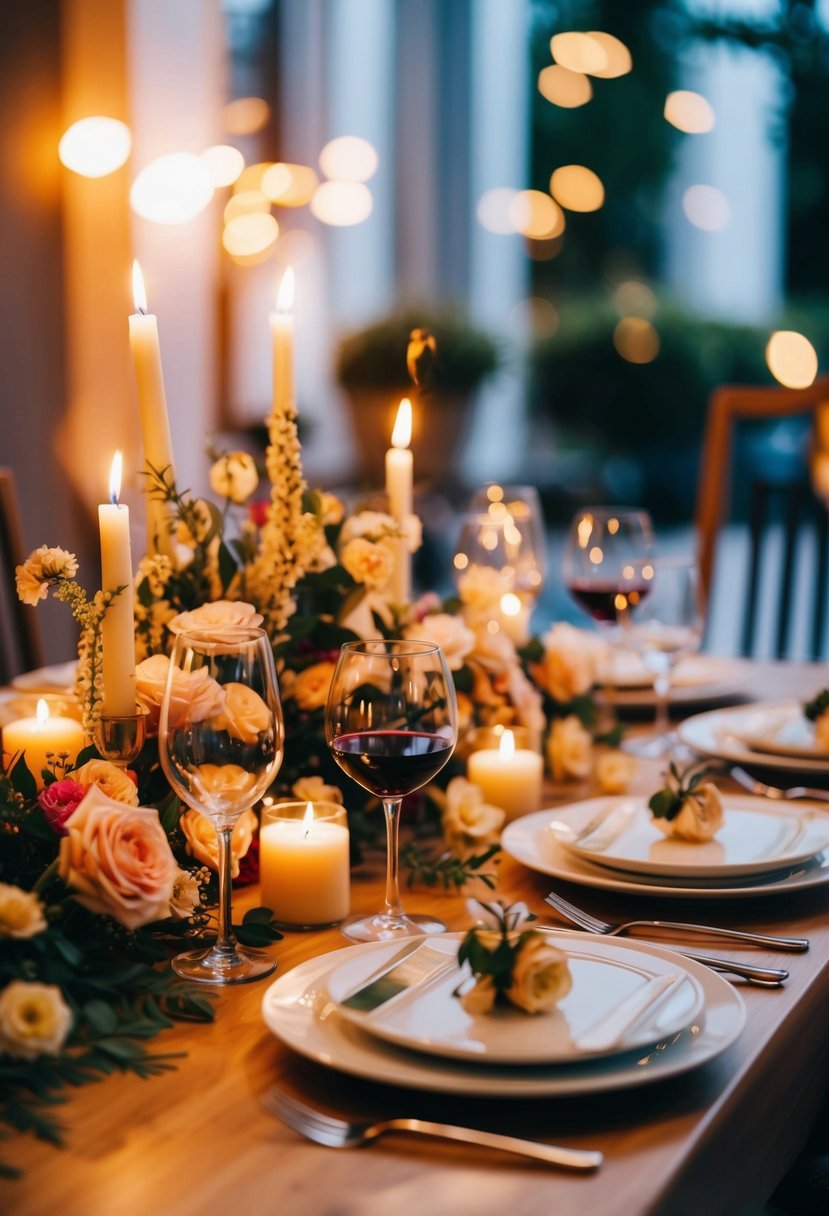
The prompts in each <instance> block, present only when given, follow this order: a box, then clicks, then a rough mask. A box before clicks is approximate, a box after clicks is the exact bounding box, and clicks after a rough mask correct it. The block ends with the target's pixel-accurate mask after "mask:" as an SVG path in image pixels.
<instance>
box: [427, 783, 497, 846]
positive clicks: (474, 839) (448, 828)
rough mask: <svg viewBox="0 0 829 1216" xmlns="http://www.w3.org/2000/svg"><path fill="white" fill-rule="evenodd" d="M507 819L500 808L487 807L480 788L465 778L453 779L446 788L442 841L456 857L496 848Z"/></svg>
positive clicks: (442, 819)
mask: <svg viewBox="0 0 829 1216" xmlns="http://www.w3.org/2000/svg"><path fill="white" fill-rule="evenodd" d="M504 818H505V815H504V812H503V811H502V810H501V808H500V807H497V806H489V805H488V804H487V803H485V802H484V795H483V791H482V790H481V788H480V786H477V785H473V783H472V782H471V781H467V779H466V778H465V777H453V778H452V780H451V781H450V782H449V784H448V785H447V787H446V805H445V807H444V809H443V814H442V816H441V825H442V828H443V839H444V841H445V843H446V845H447V847H448V848H450V849H451V850H452V851H453V852H454V853H457V854H459V855H461V856H462V855H463V854H465V853H468V852H469V851H470V850H472V851H474V850H475V849H476V848H477V847H479V846H481V845H488V844H496V843H497V841H498V837H499V834H500V831H501V828H502V827H503V826H504Z"/></svg>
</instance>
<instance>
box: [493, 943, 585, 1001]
mask: <svg viewBox="0 0 829 1216" xmlns="http://www.w3.org/2000/svg"><path fill="white" fill-rule="evenodd" d="M572 987H573V977H572V976H571V975H570V968H569V966H568V963H567V955H566V954H564V953H563V952H562V951H561V950H558V949H557V948H556V947H555V946H552V945H550V943H549V942H548V941H545V939H544V938H543V937H542V936H541V935H540V934H533V935H532V936H531V937H528V938H527V940H526V941H525V942H524V944H523V946H522V947H521V949H520V950H519V951H518V957H517V958H516V960H515V963H514V964H513V968H512V982H511V984H510V986H509V988H507V990H506V996H507V999H508V1000H509V1001H510V1002H511V1003H512V1004H513V1005H517V1006H518V1007H519V1009H524V1010H525V1011H526V1012H527V1013H547V1012H548V1011H549V1010H550V1009H553V1008H554V1006H556V1005H557V1004H558V1002H559V1001H560V1000H561V999H562V998H563V997H565V996H566V995H567V993H568V992H569V991H570V989H571V988H572Z"/></svg>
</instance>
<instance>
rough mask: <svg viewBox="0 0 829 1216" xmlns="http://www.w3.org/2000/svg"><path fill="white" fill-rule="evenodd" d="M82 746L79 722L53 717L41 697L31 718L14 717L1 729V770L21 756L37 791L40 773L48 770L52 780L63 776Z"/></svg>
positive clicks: (40, 788) (40, 780)
mask: <svg viewBox="0 0 829 1216" xmlns="http://www.w3.org/2000/svg"><path fill="white" fill-rule="evenodd" d="M83 745H84V737H83V730H82V729H81V724H80V722H76V721H75V719H74V718H63V717H54V718H53V717H52V716H51V715H50V713H49V706H48V704H47V703H46V701H45V700H44V699H43V698H42V697H41V699H40V700H39V701H38V703H37V711H36V715H35V717H33V718H18V719H17V721H15V722H9V724H8V726H4V727H3V767H4V768H5V767H6V766H8V765H9V764H11V762H12V760H13V759H14V758H15V756H18V755H19V754H20V753H22V754H23V759H24V760H25V762H26V767H27V768H28V769H29V772H30V773H31V774H32V776H33V777H34V779H35V781H36V782H37V788H38V789H39V790H42V789H43V778H42V777H41V772H42V770H43V769H51V771H52V772H53V773H54V774H55V776H56V777H58V778H61V777H63V776H64V775H65V773H66V770H67V768H69V767H71V765H73V764H74V763H75V760H76V759H77V756H78V752H79V751H80V750H81V749H82V747H83Z"/></svg>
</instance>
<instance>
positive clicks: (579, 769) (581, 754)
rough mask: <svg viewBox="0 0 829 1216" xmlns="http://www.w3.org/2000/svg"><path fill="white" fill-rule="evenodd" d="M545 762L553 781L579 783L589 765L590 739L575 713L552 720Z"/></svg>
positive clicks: (591, 750)
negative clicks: (548, 766)
mask: <svg viewBox="0 0 829 1216" xmlns="http://www.w3.org/2000/svg"><path fill="white" fill-rule="evenodd" d="M547 761H548V763H549V765H550V771H551V773H552V774H553V780H554V781H569V780H574V781H583V780H584V778H585V777H589V776H590V769H591V767H592V764H593V740H592V739H591V737H590V732H589V731H586V730H585V729H584V727H583V726H582V724H581V722H580V721H579V720H578V718H577V717H576V715H575V714H568V715H567V717H566V718H554V719H553V725H552V727H551V729H550V734H549V737H548V739H547Z"/></svg>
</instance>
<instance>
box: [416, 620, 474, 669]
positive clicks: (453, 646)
mask: <svg viewBox="0 0 829 1216" xmlns="http://www.w3.org/2000/svg"><path fill="white" fill-rule="evenodd" d="M403 637H404V638H410V639H414V640H415V641H420V642H434V643H435V645H436V646H440V648H441V650H442V651H443V653H444V654H445V656H446V662H447V665H448V667H449V670H450V671H459V670H460V668H461V667H463V665H464V663H465V662H466V658H467V656H468V655H469V654H470V653H471V652H472V650H473V648H474V646H475V634H474V633H473V632H472V630H471V629H469V628H468V627H467V626H466V625H465V624H464V622H463V620H462V619H461V617H458V616H451V615H450V614H449V613H448V612H434V613H432V615H431V616H426V617H424V618H423V620H422V621H419V622H418V623H417V624H415V625H408V626H407V627H406V628H405V629H404V630H403Z"/></svg>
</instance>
